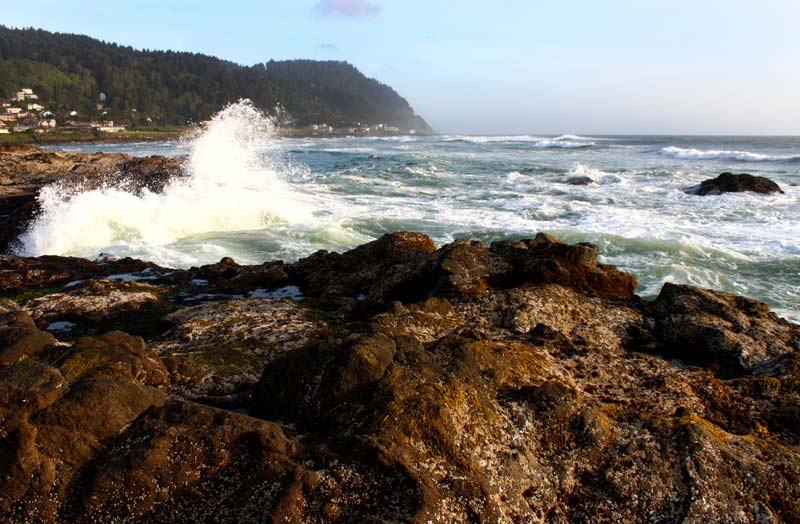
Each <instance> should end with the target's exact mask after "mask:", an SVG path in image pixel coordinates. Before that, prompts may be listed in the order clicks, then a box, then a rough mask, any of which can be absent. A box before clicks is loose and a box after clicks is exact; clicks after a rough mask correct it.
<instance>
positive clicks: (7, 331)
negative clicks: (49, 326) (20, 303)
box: [0, 311, 58, 366]
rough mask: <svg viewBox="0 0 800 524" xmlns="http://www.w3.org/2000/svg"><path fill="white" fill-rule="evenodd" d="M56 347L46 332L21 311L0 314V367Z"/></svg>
mask: <svg viewBox="0 0 800 524" xmlns="http://www.w3.org/2000/svg"><path fill="white" fill-rule="evenodd" d="M56 345H58V341H57V340H56V339H55V337H53V335H51V334H50V333H47V332H46V331H41V330H39V329H38V328H37V327H36V324H34V322H33V319H32V318H31V317H30V316H29V315H28V314H27V313H24V312H22V311H11V312H9V313H3V314H0V366H7V365H9V364H14V363H17V362H22V361H23V360H25V359H26V358H28V357H30V356H32V355H40V356H41V355H42V354H43V353H45V352H47V351H48V350H50V349H52V348H53V347H55V346H56Z"/></svg>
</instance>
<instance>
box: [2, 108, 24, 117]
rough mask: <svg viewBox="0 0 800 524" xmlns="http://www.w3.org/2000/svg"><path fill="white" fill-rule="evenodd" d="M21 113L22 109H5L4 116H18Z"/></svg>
mask: <svg viewBox="0 0 800 524" xmlns="http://www.w3.org/2000/svg"><path fill="white" fill-rule="evenodd" d="M21 112H22V109H21V108H19V107H7V108H6V114H7V115H18V114H20V113H21Z"/></svg>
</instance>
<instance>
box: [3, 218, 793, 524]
mask: <svg viewBox="0 0 800 524" xmlns="http://www.w3.org/2000/svg"><path fill="white" fill-rule="evenodd" d="M635 288H636V279H635V278H634V277H633V276H631V275H627V274H625V273H622V272H620V271H618V270H617V269H615V268H613V267H611V266H607V265H603V264H600V263H599V262H598V251H597V248H596V247H595V246H592V245H590V244H575V245H569V244H564V243H562V242H560V241H559V240H558V239H555V238H553V237H550V236H548V235H544V234H540V235H537V236H536V237H534V238H532V239H526V240H520V241H503V242H495V243H492V244H491V245H489V246H487V245H485V244H482V243H479V242H469V241H456V242H453V243H451V244H448V245H445V246H441V247H439V248H438V249H437V247H436V246H434V244H433V242H432V241H431V240H430V239H429V238H428V237H426V236H424V235H421V234H418V233H395V234H392V235H386V236H384V237H382V238H380V239H378V240H376V241H374V242H371V243H369V244H365V245H363V246H360V247H359V248H356V249H354V250H351V251H349V252H346V253H342V254H338V253H328V252H319V253H316V254H314V255H312V256H310V257H308V258H306V259H303V260H300V261H298V262H296V263H291V264H284V263H282V262H270V263H266V264H263V265H259V266H241V265H239V264H237V263H236V262H235V261H233V260H231V259H223V260H222V261H220V262H219V263H218V264H212V265H208V266H203V267H198V268H191V269H188V270H170V269H165V268H159V267H157V266H154V265H152V264H146V263H142V262H139V261H133V260H115V261H112V260H103V261H97V262H92V261H88V260H81V259H72V258H62V257H41V258H20V257H11V256H9V257H3V258H2V259H0V296H2V297H3V298H2V299H0V468H2V469H1V470H0V515H2V516H3V519H4V520H5V521H9V522H15V523H16V522H19V523H27V522H31V523H33V522H36V523H56V522H79V523H83V522H87V523H88V522H142V523H144V522H242V523H244V522H319V523H324V522H330V523H334V522H353V523H355V522H359V523H360V522H414V523H427V522H463V523H473V522H485V523H497V522H508V523H517V522H552V523H573V522H574V523H585V522H597V523H600V522H630V523H639V522H641V523H645V522H648V523H649V522H683V523H701V522H703V523H705V522H736V523H738V522H741V523H762V522H775V523H782V522H786V523H789V522H797V515H799V514H800V502H798V501H800V448H798V446H800V424H798V421H800V327H799V326H797V325H795V324H791V323H789V322H787V321H785V320H783V319H780V318H779V317H777V316H776V315H775V314H774V313H772V312H770V311H769V309H768V308H767V306H765V305H764V304H761V303H759V302H756V301H753V300H750V299H747V298H743V297H737V296H733V295H729V294H725V293H720V292H715V291H709V290H703V289H698V288H694V287H690V286H681V285H671V284H667V285H665V286H664V288H663V289H662V291H661V293H660V294H659V296H658V297H657V298H656V299H655V300H654V301H653V302H644V301H642V300H641V299H640V298H639V297H637V296H636V295H635V294H634V292H635ZM286 297H293V298H286ZM65 326H66V327H65ZM222 408H224V409H222Z"/></svg>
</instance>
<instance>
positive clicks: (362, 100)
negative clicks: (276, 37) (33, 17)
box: [0, 26, 430, 132]
mask: <svg viewBox="0 0 800 524" xmlns="http://www.w3.org/2000/svg"><path fill="white" fill-rule="evenodd" d="M23 87H26V88H33V89H34V91H36V93H37V94H38V95H39V98H40V103H42V104H43V105H46V106H47V108H48V109H50V110H52V111H54V112H55V113H56V114H57V115H64V114H68V113H69V112H70V111H77V112H78V115H80V117H81V118H85V119H89V118H98V117H99V116H101V114H102V111H107V112H108V113H109V114H108V115H106V118H109V119H110V118H113V119H114V120H119V121H128V122H129V123H130V124H131V125H145V123H146V122H148V120H147V119H149V122H150V123H152V124H178V125H180V124H184V123H186V122H187V121H191V122H199V121H202V120H205V119H207V118H208V117H209V116H211V115H212V114H213V113H215V112H216V111H217V110H219V109H220V108H221V107H222V106H224V105H225V104H227V103H229V102H232V101H235V100H239V99H241V98H249V99H251V100H252V101H253V102H254V103H255V104H256V105H257V106H258V107H259V108H261V109H263V110H264V111H267V112H269V113H274V111H275V108H276V106H278V105H280V106H281V107H283V108H284V109H285V110H286V111H287V112H288V114H289V115H290V118H291V120H292V121H291V122H289V123H290V124H292V125H296V126H305V125H309V124H314V123H327V124H332V125H334V126H341V125H349V124H354V123H357V122H360V123H362V124H368V125H371V124H377V123H386V124H389V125H393V126H396V127H399V128H401V129H402V130H404V131H406V130H411V129H413V130H416V131H417V132H430V127H428V124H427V123H425V121H424V120H423V119H422V118H421V117H419V116H417V115H415V114H414V111H413V109H412V108H411V106H410V105H409V104H408V102H407V101H406V100H405V99H404V98H403V97H401V96H400V95H398V94H397V92H395V91H394V89H392V88H391V87H389V86H387V85H385V84H382V83H380V82H378V81H377V80H374V79H371V78H367V77H366V76H364V75H363V74H362V73H361V72H359V71H358V69H356V68H355V67H353V66H352V65H350V64H348V63H346V62H320V61H314V60H291V61H281V62H276V61H269V62H267V63H263V64H256V65H253V66H241V65H238V64H234V63H232V62H228V61H224V60H220V59H218V58H215V57H212V56H207V55H202V54H196V53H182V52H181V53H179V52H173V51H149V50H136V49H133V48H131V47H125V46H120V45H116V44H111V43H106V42H102V41H100V40H96V39H94V38H90V37H87V36H81V35H71V34H62V33H51V32H48V31H43V30H38V29H10V28H7V27H5V26H0V96H2V97H7V96H9V95H10V94H11V93H13V92H16V91H19V90H20V89H21V88H23ZM134 109H135V111H134Z"/></svg>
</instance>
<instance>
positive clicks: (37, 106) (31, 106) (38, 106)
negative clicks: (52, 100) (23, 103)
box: [28, 103, 44, 111]
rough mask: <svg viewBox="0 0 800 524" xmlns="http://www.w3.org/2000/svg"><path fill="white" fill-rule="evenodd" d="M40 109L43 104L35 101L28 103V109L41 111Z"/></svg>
mask: <svg viewBox="0 0 800 524" xmlns="http://www.w3.org/2000/svg"><path fill="white" fill-rule="evenodd" d="M42 109H44V106H43V105H39V104H36V103H33V104H28V111H41V110H42Z"/></svg>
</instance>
